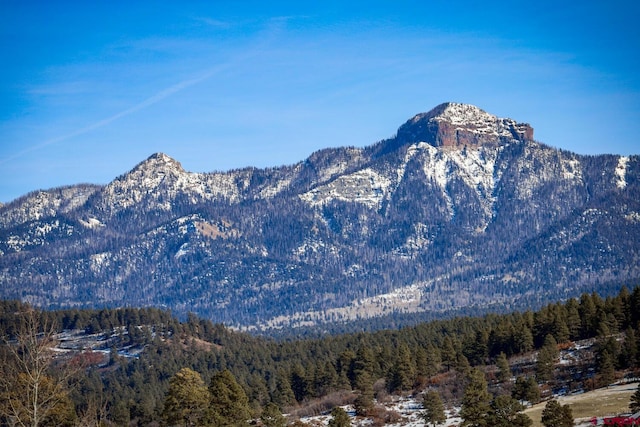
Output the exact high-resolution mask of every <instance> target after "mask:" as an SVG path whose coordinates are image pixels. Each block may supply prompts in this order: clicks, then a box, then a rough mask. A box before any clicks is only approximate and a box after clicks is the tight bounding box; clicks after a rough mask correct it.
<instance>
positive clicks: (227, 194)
mask: <svg viewBox="0 0 640 427" xmlns="http://www.w3.org/2000/svg"><path fill="white" fill-rule="evenodd" d="M332 143H333V144H334V145H335V144H337V145H339V144H340V143H342V142H341V141H335V142H332ZM344 143H345V145H348V144H349V142H348V141H344ZM639 174H640V162H639V158H638V156H618V155H601V156H583V155H579V154H576V153H570V152H566V151H562V150H558V149H555V148H552V147H549V146H546V145H544V144H543V143H541V142H538V141H535V140H534V139H533V129H532V128H531V127H530V126H529V125H527V124H522V123H517V122H516V121H514V120H511V119H505V118H498V117H496V116H493V115H491V114H489V113H487V112H485V111H482V110H481V109H479V108H477V107H474V106H470V105H464V104H455V103H447V104H442V105H440V106H438V107H436V108H434V109H433V110H432V111H430V112H428V113H422V114H418V115H416V116H415V117H413V118H412V119H410V120H408V121H407V122H406V123H405V124H404V125H402V126H401V127H400V128H399V129H398V132H397V134H396V135H395V136H393V137H391V138H388V139H385V140H382V141H380V142H378V143H375V144H373V145H371V146H368V147H364V148H355V147H348V146H347V147H342V148H331V149H325V150H321V151H318V152H316V153H314V154H312V155H311V156H310V157H309V158H307V159H305V160H302V161H300V162H299V163H297V164H294V165H290V166H280V167H274V168H267V169H256V168H245V169H239V170H233V171H227V172H212V173H191V172H188V171H185V170H184V169H183V168H182V166H181V165H180V163H179V162H178V161H176V160H174V159H172V158H170V157H169V156H167V155H164V154H161V153H159V154H155V155H152V156H151V157H149V158H148V159H147V160H145V161H143V162H141V163H140V164H139V165H137V166H136V167H134V168H133V169H132V170H130V171H128V172H126V173H124V174H123V175H121V176H119V177H117V178H115V179H114V180H113V181H112V182H110V183H109V184H107V185H105V186H97V185H77V186H70V187H66V188H58V189H51V190H46V191H36V192H33V193H31V194H27V195H25V196H24V197H21V198H19V199H18V200H15V201H13V202H11V203H8V204H6V205H3V206H2V207H0V283H1V284H2V286H0V297H2V298H5V299H16V300H21V301H24V302H29V303H31V304H33V305H34V306H38V307H43V308H49V309H55V308H68V307H85V308H96V307H123V306H134V307H162V308H167V309H170V310H171V311H172V312H173V313H174V314H176V315H177V316H179V317H180V318H182V319H184V318H185V317H186V315H187V313H188V312H189V311H193V312H194V313H197V314H198V316H200V317H203V318H207V319H210V320H212V321H214V322H221V323H225V324H226V325H229V326H235V327H239V328H245V329H246V330H262V331H265V330H278V329H280V328H288V327H291V326H297V327H302V326H307V325H326V328H327V329H332V328H334V326H335V325H336V324H342V325H344V324H349V323H351V322H353V321H357V320H360V319H371V318H375V319H377V320H376V321H375V322H372V323H368V325H377V326H378V327H390V326H391V325H392V324H393V325H397V324H405V325H407V324H411V323H412V322H414V321H415V319H412V318H411V317H410V315H411V314H416V315H418V316H422V317H421V318H422V319H425V318H429V316H431V318H434V317H438V316H442V315H443V314H444V313H446V314H449V315H451V314H452V313H453V314H458V315H460V314H463V313H480V312H488V311H489V310H493V309H494V308H495V307H500V308H502V309H503V310H512V309H515V308H519V309H524V308H531V307H533V308H539V307H541V306H542V305H544V304H546V303H548V302H550V301H555V300H561V299H566V298H569V297H576V296H579V295H580V294H581V293H583V292H593V291H596V292H599V293H602V294H603V295H608V294H610V291H611V290H617V289H619V288H620V286H621V285H622V284H625V283H637V281H638V280H640V262H639V259H640V187H639V185H640V180H638V176H639ZM614 292H615V291H614Z"/></svg>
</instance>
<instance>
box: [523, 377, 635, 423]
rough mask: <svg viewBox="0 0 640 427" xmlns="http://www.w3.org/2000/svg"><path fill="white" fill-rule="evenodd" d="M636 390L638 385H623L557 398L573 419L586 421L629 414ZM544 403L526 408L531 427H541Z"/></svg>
mask: <svg viewBox="0 0 640 427" xmlns="http://www.w3.org/2000/svg"><path fill="white" fill-rule="evenodd" d="M637 389H638V384H637V383H635V384H624V385H619V386H613V387H609V388H603V389H598V390H594V391H590V392H588V393H583V394H576V395H573V396H564V397H560V398H558V402H560V403H561V404H562V405H569V406H570V407H571V410H572V411H573V417H574V418H575V419H576V421H578V420H588V419H590V418H592V417H604V416H609V415H617V414H621V413H625V412H627V413H628V412H629V402H630V400H631V399H630V398H631V395H632V394H633V393H634V392H635V391H636V390H637ZM545 405H546V402H543V403H539V404H537V405H534V406H532V407H531V408H528V409H527V410H526V411H524V412H525V414H527V415H528V416H529V417H531V419H532V420H533V427H542V423H541V422H540V418H541V416H542V410H543V409H544V406H545Z"/></svg>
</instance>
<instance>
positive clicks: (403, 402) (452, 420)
mask: <svg viewBox="0 0 640 427" xmlns="http://www.w3.org/2000/svg"><path fill="white" fill-rule="evenodd" d="M421 400H422V399H421V397H420V400H416V399H415V398H411V397H409V398H395V400H394V401H392V402H390V403H387V404H384V405H383V406H384V407H385V409H386V410H387V411H395V412H396V413H397V414H399V415H400V420H399V421H398V422H395V423H389V424H385V426H391V427H418V426H420V427H423V426H424V425H425V422H424V419H423V418H422V417H421V415H420V414H421V412H422V403H421ZM342 408H343V409H344V410H345V411H347V413H348V414H349V416H350V417H351V425H352V426H354V427H364V426H371V425H372V424H373V420H371V419H370V418H363V417H356V415H355V411H354V409H353V407H352V406H349V405H347V406H343V407H342ZM458 410H459V408H454V409H453V410H447V411H446V413H447V421H446V423H445V424H441V425H442V426H457V425H458V424H459V423H461V422H462V419H461V418H460V417H458V416H456V415H457V412H458ZM330 419H331V415H329V414H324V415H319V416H315V417H303V418H301V419H300V421H302V422H303V423H305V424H309V425H313V426H322V425H328V424H329V420H330Z"/></svg>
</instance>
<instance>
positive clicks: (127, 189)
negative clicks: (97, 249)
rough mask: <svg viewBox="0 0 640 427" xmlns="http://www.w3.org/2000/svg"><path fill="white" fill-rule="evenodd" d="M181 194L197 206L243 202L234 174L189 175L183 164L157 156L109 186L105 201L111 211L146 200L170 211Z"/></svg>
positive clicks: (104, 196) (162, 155)
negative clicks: (200, 203)
mask: <svg viewBox="0 0 640 427" xmlns="http://www.w3.org/2000/svg"><path fill="white" fill-rule="evenodd" d="M160 189H161V191H159V190H160ZM178 194H184V195H188V196H190V197H191V200H192V201H194V202H195V201H196V200H214V199H217V198H225V199H228V200H231V201H237V200H238V199H239V198H240V190H239V188H238V184H237V182H236V175H235V174H234V173H192V172H187V171H185V170H184V169H183V168H182V166H181V165H180V163H179V162H177V161H175V160H174V159H172V158H171V157H169V156H167V155H166V154H163V153H158V154H154V155H153V156H151V157H149V158H148V159H147V160H145V161H144V162H142V163H140V164H139V165H138V166H136V167H135V168H134V169H132V170H131V171H130V172H129V173H127V174H125V175H122V176H120V177H118V178H116V179H115V180H114V181H112V182H111V183H109V184H108V185H107V186H106V187H105V189H104V191H103V198H104V204H105V206H108V207H109V210H119V209H125V208H127V207H130V206H132V205H135V204H137V203H140V202H141V201H142V200H149V199H157V198H158V197H161V198H162V201H160V200H158V206H157V207H158V208H160V209H164V210H170V209H171V199H172V198H173V197H176V196H177V195H178ZM167 196H168V197H167Z"/></svg>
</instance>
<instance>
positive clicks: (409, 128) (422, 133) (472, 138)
mask: <svg viewBox="0 0 640 427" xmlns="http://www.w3.org/2000/svg"><path fill="white" fill-rule="evenodd" d="M397 138H398V139H399V140H401V141H403V142H411V141H424V142H427V143H429V144H431V145H433V146H435V147H464V146H467V145H470V146H477V145H480V144H497V143H501V142H502V143H508V142H513V141H520V142H524V141H533V128H532V127H531V126H529V125H528V124H526V123H516V122H515V121H514V120H512V119H503V118H498V117H496V116H494V115H492V114H489V113H487V112H486V111H483V110H481V109H480V108H478V107H476V106H474V105H467V104H459V103H445V104H441V105H439V106H437V107H436V108H434V109H433V110H431V111H429V112H428V113H422V114H418V115H416V116H414V117H413V118H412V119H411V120H409V121H407V122H406V123H405V124H404V125H402V126H401V127H400V129H399V130H398V135H397Z"/></svg>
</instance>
